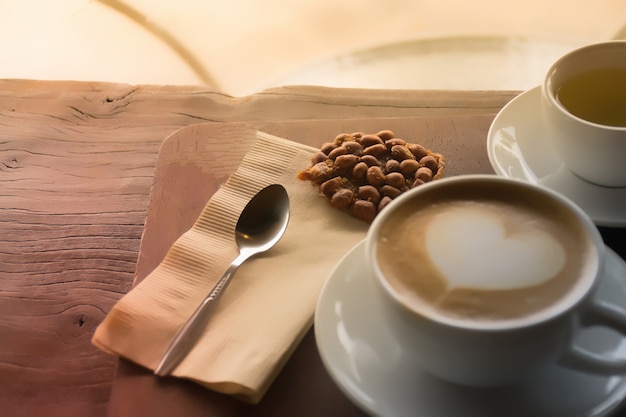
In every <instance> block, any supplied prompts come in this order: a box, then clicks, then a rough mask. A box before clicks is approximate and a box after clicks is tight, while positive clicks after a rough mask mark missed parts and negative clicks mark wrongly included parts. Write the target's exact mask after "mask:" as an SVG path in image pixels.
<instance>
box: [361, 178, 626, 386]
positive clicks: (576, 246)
mask: <svg viewBox="0 0 626 417" xmlns="http://www.w3.org/2000/svg"><path fill="white" fill-rule="evenodd" d="M366 252H367V256H368V260H369V262H370V264H371V268H372V270H373V272H374V275H375V281H376V282H377V283H378V285H377V288H378V289H379V292H378V293H379V296H380V298H381V301H382V302H381V305H382V306H383V311H384V316H385V320H386V322H387V324H388V326H389V328H390V329H391V331H392V332H393V333H394V334H395V337H396V338H397V340H398V341H399V343H401V344H402V345H403V346H404V347H405V348H406V349H408V350H410V351H414V352H415V360H416V361H417V362H418V363H419V364H420V365H421V367H422V368H423V369H425V370H426V371H428V372H430V373H432V374H434V375H435V376H438V377H440V378H443V379H445V380H448V381H451V382H455V383H459V384H463V385H470V386H484V387H486V386H499V385H505V384H510V383H514V382H517V381H521V380H524V379H526V378H529V377H531V376H532V375H534V374H535V373H537V372H539V371H540V370H542V369H544V368H545V367H547V366H548V365H550V364H553V363H556V362H557V361H558V362H560V363H564V364H566V365H567V366H569V367H571V368H575V369H580V370H584V371H586V372H595V373H602V374H613V373H615V374H624V373H626V358H618V359H616V358H613V357H609V356H603V355H602V353H598V352H587V351H584V350H581V349H580V348H579V347H577V346H575V345H574V344H573V338H574V337H575V335H576V333H577V331H578V329H579V323H581V322H582V321H584V322H585V323H593V324H599V325H602V326H607V327H612V328H614V329H616V330H618V331H623V330H624V329H626V315H625V314H624V313H621V312H620V311H621V310H620V309H619V308H614V307H615V306H607V305H605V304H600V303H598V302H597V301H595V300H594V299H593V298H592V295H593V293H594V291H595V289H596V288H597V286H598V284H599V281H600V279H601V278H602V277H603V267H604V253H605V246H604V244H603V241H602V238H601V236H600V234H599V232H598V230H597V228H596V226H595V225H594V224H593V222H592V221H591V220H590V219H589V217H588V216H587V215H586V214H585V213H584V212H583V211H582V210H581V209H580V208H579V207H578V206H576V205H575V204H574V203H572V202H571V201H570V200H568V199H567V198H565V197H563V196H561V195H560V194H558V193H556V192H554V191H551V190H550V189H548V188H545V187H542V186H538V185H533V184H528V183H524V182H521V181H517V180H512V179H507V178H503V177H497V176H493V175H466V176H457V177H450V178H445V179H440V180H437V181H433V182H431V183H428V184H424V185H421V186H419V187H417V188H414V189H412V190H409V191H407V192H406V193H404V194H402V195H401V196H399V197H398V198H397V199H396V200H394V201H393V202H392V203H391V204H390V205H388V206H387V207H386V208H385V209H384V210H383V211H381V212H380V213H379V215H378V216H377V218H376V219H375V220H374V222H373V223H372V226H371V227H370V229H369V231H368V235H367V239H366Z"/></svg>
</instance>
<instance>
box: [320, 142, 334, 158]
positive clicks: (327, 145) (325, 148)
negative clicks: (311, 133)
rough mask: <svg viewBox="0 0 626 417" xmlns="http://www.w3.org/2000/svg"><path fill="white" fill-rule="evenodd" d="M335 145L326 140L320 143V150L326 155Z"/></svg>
mask: <svg viewBox="0 0 626 417" xmlns="http://www.w3.org/2000/svg"><path fill="white" fill-rule="evenodd" d="M336 147H337V146H335V144H333V143H330V142H326V143H324V144H323V145H322V147H321V148H320V151H322V152H324V153H325V154H326V155H328V154H329V153H330V152H331V151H332V150H333V149H335V148H336Z"/></svg>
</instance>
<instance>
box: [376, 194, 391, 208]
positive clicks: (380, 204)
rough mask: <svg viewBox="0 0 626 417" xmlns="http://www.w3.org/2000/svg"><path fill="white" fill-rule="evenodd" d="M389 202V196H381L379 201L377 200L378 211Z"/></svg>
mask: <svg viewBox="0 0 626 417" xmlns="http://www.w3.org/2000/svg"><path fill="white" fill-rule="evenodd" d="M389 203H391V197H388V196H384V197H383V198H381V199H380V201H379V202H378V211H379V212H380V211H381V210H382V209H384V208H385V207H386V206H387V204H389Z"/></svg>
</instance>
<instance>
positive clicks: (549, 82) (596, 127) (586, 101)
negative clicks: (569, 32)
mask: <svg viewBox="0 0 626 417" xmlns="http://www.w3.org/2000/svg"><path fill="white" fill-rule="evenodd" d="M541 90H542V100H541V102H542V112H543V115H544V124H545V126H546V128H547V133H548V136H549V138H550V140H551V142H552V144H553V147H554V149H555V151H556V153H557V154H558V155H559V156H560V158H561V160H562V161H563V164H564V165H565V167H567V168H568V169H569V170H570V171H572V172H573V173H574V174H576V175H577V176H579V177H580V178H582V179H584V180H586V181H588V182H591V183H594V184H597V185H602V186H608V187H624V186H626V163H624V158H625V157H626V41H609V42H603V43H596V44H591V45H587V46H583V47H581V48H578V49H576V50H573V51H571V52H569V53H567V54H566V55H564V56H562V57H561V58H559V59H558V60H557V61H556V62H554V64H552V66H551V67H550V69H549V70H548V72H547V74H546V77H545V79H544V81H543V84H542V89H541Z"/></svg>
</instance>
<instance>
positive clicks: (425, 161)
mask: <svg viewBox="0 0 626 417" xmlns="http://www.w3.org/2000/svg"><path fill="white" fill-rule="evenodd" d="M420 164H422V165H424V166H426V167H428V168H430V170H431V171H432V172H437V169H439V163H438V162H437V160H436V159H435V158H434V157H432V156H430V155H428V156H425V157H423V158H422V159H420Z"/></svg>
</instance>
